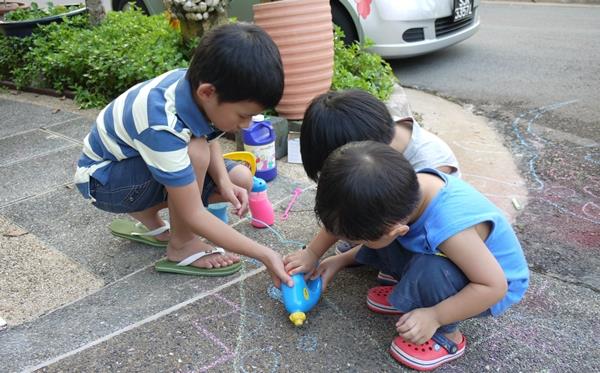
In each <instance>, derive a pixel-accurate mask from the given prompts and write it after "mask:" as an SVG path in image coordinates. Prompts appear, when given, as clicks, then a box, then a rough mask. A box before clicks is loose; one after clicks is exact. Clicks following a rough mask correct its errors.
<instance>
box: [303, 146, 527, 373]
mask: <svg viewBox="0 0 600 373" xmlns="http://www.w3.org/2000/svg"><path fill="white" fill-rule="evenodd" d="M315 212H316V214H317V216H318V218H319V220H320V221H321V222H322V223H323V226H324V228H325V229H326V230H327V231H328V232H330V233H332V234H334V235H336V236H338V237H343V238H345V239H347V240H348V241H351V242H353V243H356V244H362V248H361V247H358V246H357V247H355V248H354V249H352V250H350V251H348V252H346V253H344V254H342V255H335V256H331V257H329V258H326V259H324V260H323V261H322V262H321V263H320V264H319V265H318V267H317V268H315V269H314V270H313V271H312V272H311V273H310V274H309V276H310V277H312V278H314V277H317V276H322V277H323V283H324V286H327V284H328V283H329V282H330V281H331V280H332V278H333V277H334V275H335V274H336V273H337V272H338V271H339V270H340V269H342V268H343V267H345V266H347V265H349V264H351V263H353V262H354V261H355V260H356V261H358V262H361V263H365V264H369V265H372V266H375V267H377V268H379V269H380V270H382V271H386V273H390V274H392V275H393V276H394V277H396V278H397V279H398V283H397V284H396V285H395V286H379V287H376V288H373V289H371V290H369V293H368V296H367V305H368V307H369V309H371V310H372V311H374V312H377V313H383V314H396V315H401V316H400V318H399V319H398V321H397V323H396V330H397V332H398V334H399V336H398V337H396V338H395V339H394V340H393V341H392V344H391V346H390V354H391V355H392V357H393V358H394V359H396V360H397V361H399V362H400V363H402V364H404V365H407V366H409V367H411V368H413V369H417V370H431V369H434V368H436V367H438V366H440V365H441V364H443V363H445V362H448V361H451V360H454V359H456V358H458V357H459V356H461V355H462V354H463V353H464V351H465V346H466V339H465V337H464V336H463V335H462V334H461V333H460V331H459V330H458V323H459V322H460V321H463V320H466V319H468V318H471V317H476V316H498V315H500V314H501V313H502V312H504V311H505V310H506V309H507V308H508V307H509V306H511V305H512V304H515V303H517V302H518V301H519V300H521V298H522V297H523V295H524V293H525V291H526V289H527V287H528V283H529V270H528V267H527V262H526V260H525V257H524V255H523V250H522V249H521V245H520V244H519V241H518V239H517V237H516V235H515V233H514V231H513V230H512V228H511V226H510V224H509V223H508V221H507V219H506V217H505V216H504V215H503V214H502V212H501V211H500V210H499V209H498V208H497V207H496V206H494V205H493V204H492V203H491V202H490V201H489V200H488V199H486V198H485V197H484V196H483V195H482V194H481V193H479V192H478V191H477V190H475V189H474V188H473V187H472V186H470V185H469V184H467V183H466V182H464V181H462V180H460V179H459V178H456V177H454V176H451V175H446V174H444V173H441V172H439V171H437V170H434V169H423V170H420V171H417V172H416V173H415V171H414V170H413V169H412V167H411V165H410V164H409V163H408V162H407V161H406V159H405V158H404V156H403V155H402V154H401V153H399V152H398V151H396V150H394V149H393V148H392V147H390V146H388V145H385V144H382V143H376V142H372V141H365V142H354V143H350V144H347V145H344V146H343V147H341V148H339V149H337V150H336V151H335V152H333V153H332V154H331V155H330V156H329V157H328V159H327V161H326V162H325V164H324V166H323V169H322V171H321V174H320V177H319V183H318V188H317V196H316V204H315Z"/></svg>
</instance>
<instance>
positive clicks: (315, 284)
mask: <svg viewBox="0 0 600 373" xmlns="http://www.w3.org/2000/svg"><path fill="white" fill-rule="evenodd" d="M292 280H294V286H292V287H289V286H287V285H286V284H281V295H282V296H283V305H284V306H285V309H286V310H287V311H288V312H289V313H290V321H291V322H292V323H293V324H294V325H296V326H300V325H302V324H304V320H306V314H305V312H308V311H310V310H311V309H312V308H313V307H314V306H315V305H316V304H317V302H318V301H319V298H320V297H321V288H322V286H323V284H322V281H321V277H317V278H316V279H314V280H309V281H304V273H296V274H295V275H293V276H292Z"/></svg>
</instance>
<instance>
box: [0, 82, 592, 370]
mask: <svg viewBox="0 0 600 373" xmlns="http://www.w3.org/2000/svg"><path fill="white" fill-rule="evenodd" d="M406 95H408V98H409V100H410V102H411V106H412V109H413V111H414V112H415V113H416V114H417V116H418V117H420V118H422V124H423V125H424V126H425V127H426V128H428V129H430V130H431V131H433V132H435V133H437V134H438V135H440V136H441V137H442V138H444V139H445V140H446V141H447V142H448V144H449V145H450V146H451V147H452V148H453V150H454V151H455V152H456V154H457V156H458V158H459V161H460V162H461V166H462V169H463V174H464V177H465V179H467V180H468V181H470V182H471V183H473V184H474V185H475V186H476V187H477V188H479V189H480V190H481V191H483V192H484V193H485V194H486V195H488V197H489V198H491V199H492V200H493V201H494V202H495V203H496V204H498V205H499V206H500V207H501V208H502V209H503V210H504V211H505V212H506V213H507V214H508V215H509V216H512V217H514V216H515V215H516V214H518V210H517V208H524V207H525V206H526V203H527V189H526V185H525V182H524V180H523V179H522V178H521V177H520V175H519V173H518V171H517V168H516V166H515V164H514V162H513V160H512V157H511V154H510V153H509V152H508V151H507V150H506V149H505V148H504V147H503V146H502V139H501V137H500V136H499V135H498V134H496V133H495V132H494V130H493V129H492V127H491V126H490V125H489V124H488V123H487V122H486V120H485V119H484V118H481V117H478V116H475V115H473V114H472V113H471V112H470V110H469V108H468V107H462V106H459V105H456V104H454V103H450V102H448V101H445V100H442V99H440V98H438V97H435V96H432V95H428V94H424V93H422V92H419V91H414V90H406ZM394 100H395V101H396V102H398V103H399V104H400V105H404V104H405V102H406V98H405V96H404V92H403V91H402V90H398V91H397V93H396V95H395V96H394ZM96 113H97V111H80V110H78V109H77V108H76V106H75V105H74V104H73V103H72V102H70V101H68V100H59V99H54V98H48V97H41V96H36V95H32V94H25V93H21V94H18V95H13V94H11V93H10V92H9V93H2V94H0V179H1V180H3V182H2V183H1V184H0V233H1V234H0V256H1V258H2V259H1V261H0V274H1V277H0V294H2V301H1V302H0V317H1V318H3V319H5V320H6V321H7V322H8V327H7V328H6V329H5V330H3V331H0V346H1V348H0V362H2V363H0V372H16V371H31V370H36V369H43V371H48V372H55V371H56V372H59V371H160V372H164V371H199V372H200V371H223V372H231V371H242V372H284V371H285V372H305V371H315V372H321V371H328V372H329V371H352V372H372V371H382V372H387V371H402V370H403V368H402V367H401V366H400V365H398V364H397V363H395V362H394V361H393V360H392V359H391V358H390V357H389V356H388V354H387V352H386V349H387V347H388V346H389V343H390V341H391V339H392V338H393V336H394V326H393V325H394V322H395V319H394V318H393V317H384V316H379V315H375V314H372V313H370V312H369V311H368V310H367V308H366V307H365V295H366V291H367V290H368V288H370V287H372V286H375V285H376V283H375V280H374V279H375V272H374V271H372V270H369V269H367V268H354V269H349V270H347V271H345V272H343V273H341V274H340V275H339V276H338V277H337V278H336V281H335V283H334V284H333V285H332V286H331V287H330V289H329V291H328V292H327V293H326V294H325V295H324V297H323V298H322V299H321V301H320V303H319V305H318V307H316V308H315V309H314V310H313V311H311V312H310V313H309V315H308V323H307V324H306V325H305V326H303V327H302V328H294V327H293V326H292V325H291V323H290V322H289V321H288V320H287V315H286V313H285V310H284V308H283V306H282V305H281V304H280V303H279V302H278V300H277V299H276V298H277V297H276V292H275V291H274V289H273V287H272V285H271V284H270V280H269V278H268V276H267V275H266V274H265V273H263V272H264V267H262V266H261V265H260V263H258V262H256V261H254V260H249V259H245V260H244V268H243V270H242V271H241V272H240V273H238V274H235V275H233V276H230V277H225V278H196V277H187V276H179V275H166V274H159V273H157V272H155V271H154V270H153V263H154V262H155V261H156V260H158V259H160V258H161V257H162V256H163V254H164V253H163V251H162V250H160V249H155V248H151V247H147V246H143V245H138V244H134V243H131V242H128V241H125V240H121V239H117V238H115V237H113V236H111V235H110V234H109V232H108V229H107V226H108V224H109V223H110V221H111V220H112V219H113V218H114V216H112V215H109V214H106V213H103V212H101V211H99V210H97V209H94V208H93V207H91V206H89V205H88V204H87V203H86V202H85V201H84V200H83V199H82V198H81V197H80V196H79V195H78V193H77V192H76V190H74V189H73V184H72V174H73V170H74V168H75V162H76V159H77V157H78V154H79V151H80V148H81V140H82V139H83V137H84V136H85V134H86V133H87V131H88V128H89V125H90V123H91V120H93V118H94V117H95V115H96ZM223 143H224V146H225V148H226V149H229V150H232V149H233V147H234V144H233V142H230V141H224V142H223ZM278 168H279V173H280V175H279V176H278V177H277V179H276V180H275V181H274V182H272V183H271V184H270V189H269V197H270V199H271V201H272V202H274V203H275V206H276V211H277V212H278V213H280V212H282V211H283V210H284V209H285V207H286V206H287V203H288V201H289V198H290V196H291V193H292V191H293V190H294V188H295V187H301V188H303V190H304V192H303V193H302V194H301V196H300V198H299V201H298V202H297V203H296V204H295V205H294V208H293V209H292V212H291V214H290V218H289V220H287V221H285V222H281V221H277V223H276V224H275V226H274V228H275V229H276V230H277V231H278V232H279V234H280V235H281V236H277V235H275V234H274V233H272V232H270V231H266V230H257V229H254V228H252V227H251V226H250V224H249V221H248V220H241V221H240V220H236V219H233V218H232V219H231V224H232V225H233V226H235V228H236V229H238V230H239V231H241V232H242V233H244V234H246V235H248V236H250V237H252V238H253V239H256V240H257V241H259V242H261V243H264V244H266V245H268V246H270V247H273V248H275V249H276V250H278V251H279V252H281V253H282V254H285V253H288V252H290V251H293V250H296V249H297V248H298V246H299V244H300V243H302V242H307V241H308V240H310V239H311V237H312V235H313V234H314V233H315V232H316V229H317V225H316V221H315V219H314V214H313V213H312V203H313V200H314V192H315V190H314V184H313V183H311V182H309V181H308V180H307V179H306V177H305V176H304V172H303V170H302V167H301V166H300V165H291V164H287V162H286V161H285V159H284V160H282V161H280V162H279V163H278ZM290 241H294V242H290ZM524 249H525V251H526V252H527V247H524ZM599 306H600V301H599V300H598V295H597V293H596V292H594V291H593V290H590V289H588V288H586V287H583V286H578V285H577V284H569V283H565V282H564V281H561V280H558V279H555V278H553V277H549V276H546V275H542V274H538V273H536V272H535V269H532V284H531V288H530V290H529V291H528V293H527V295H526V297H525V299H524V301H523V302H522V303H520V304H519V305H518V306H516V307H514V308H513V309H511V310H510V311H509V312H507V314H506V315H504V316H502V317H500V318H498V319H484V320H469V321H467V322H465V323H464V328H463V331H464V333H465V335H466V336H467V338H468V341H469V342H468V348H467V352H466V354H465V356H464V357H462V358H460V359H458V360H457V361H455V362H453V363H451V364H448V365H446V366H443V367H442V368H440V369H439V371H441V372H450V371H460V372H482V371H510V372H513V371H515V372H516V371H525V372H530V371H535V372H541V371H547V372H549V371H560V372H566V371H572V372H592V371H599V367H600V353H599V349H597V348H596V346H597V345H598V343H599V342H600V340H599V337H598V335H600V329H599V325H598V322H597V320H598V318H599V316H600V307H599Z"/></svg>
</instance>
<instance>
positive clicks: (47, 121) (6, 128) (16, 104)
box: [0, 97, 80, 138]
mask: <svg viewBox="0 0 600 373" xmlns="http://www.w3.org/2000/svg"><path fill="white" fill-rule="evenodd" d="M79 117H80V116H79V115H77V114H74V113H71V112H68V111H64V110H57V109H52V108H49V107H45V106H39V105H34V104H30V103H26V102H20V101H15V100H12V99H8V98H7V97H0V123H2V126H0V138H3V137H6V136H10V135H14V134H17V133H20V132H25V131H28V130H32V129H36V128H40V127H43V126H49V125H52V124H58V123H64V122H68V121H70V120H74V119H76V118H79Z"/></svg>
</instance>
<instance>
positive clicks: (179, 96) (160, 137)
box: [75, 69, 218, 186]
mask: <svg viewBox="0 0 600 373" xmlns="http://www.w3.org/2000/svg"><path fill="white" fill-rule="evenodd" d="M186 71H187V69H178V70H172V71H169V72H167V73H165V74H163V75H161V76H158V77H156V78H154V79H151V80H148V81H145V82H142V83H139V84H137V85H136V86H134V87H132V88H130V89H129V90H127V91H126V92H125V93H123V94H122V95H120V96H119V97H117V99H115V100H114V101H113V102H111V103H110V104H109V105H108V106H107V107H105V108H104V109H103V110H102V111H101V112H100V114H99V115H98V118H97V119H96V123H95V125H94V126H93V127H92V129H91V131H90V133H89V134H88V135H87V136H86V137H85V139H84V140H83V154H82V155H81V157H80V158H79V162H78V163H77V172H76V173H75V183H77V184H82V183H87V182H89V179H90V176H93V177H94V179H96V180H98V181H99V182H100V183H102V184H105V183H106V182H107V180H108V176H109V174H110V169H111V166H112V165H113V164H114V162H119V161H122V160H124V159H128V158H133V157H140V156H141V157H142V158H143V159H144V161H145V162H146V164H147V165H148V168H149V169H150V172H151V173H152V175H153V176H154V178H155V179H156V180H157V181H158V182H159V183H161V184H163V185H167V186H182V185H187V184H190V183H192V182H193V181H194V180H195V179H196V177H195V174H194V170H193V168H192V165H191V162H190V158H189V156H188V143H189V142H190V139H191V137H192V136H193V137H202V136H208V137H211V138H212V137H213V136H214V135H215V133H217V132H218V131H217V130H215V128H214V127H213V126H212V125H211V124H210V123H209V122H208V120H207V119H206V117H205V116H204V114H202V112H201V111H200V109H199V108H198V105H197V104H196V102H195V101H194V98H193V96H192V88H191V86H190V84H189V82H188V81H187V80H186V79H185V74H186Z"/></svg>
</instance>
